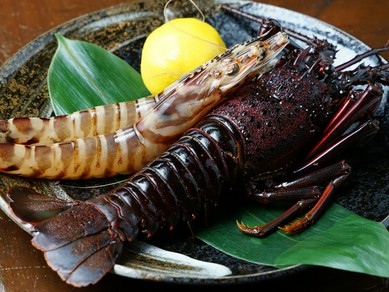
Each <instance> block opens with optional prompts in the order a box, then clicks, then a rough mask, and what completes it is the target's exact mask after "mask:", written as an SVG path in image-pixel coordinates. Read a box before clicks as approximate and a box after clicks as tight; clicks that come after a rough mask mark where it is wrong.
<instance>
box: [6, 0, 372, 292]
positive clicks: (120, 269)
mask: <svg viewBox="0 0 389 292" xmlns="http://www.w3.org/2000/svg"><path fill="white" fill-rule="evenodd" d="M214 3H215V4H220V3H229V4H233V5H235V6H237V7H240V8H242V9H243V10H245V7H250V10H249V11H248V12H250V13H255V12H257V11H261V13H260V16H263V17H271V18H274V19H276V20H278V21H280V23H281V24H282V25H283V26H285V27H290V26H292V27H294V28H295V29H296V28H297V30H299V31H301V32H302V33H305V34H306V35H311V36H312V35H317V36H321V37H326V38H327V39H330V41H332V42H335V43H336V44H337V45H338V46H339V47H340V48H341V49H343V50H340V52H341V55H339V56H338V60H344V59H350V58H351V57H353V56H354V55H355V54H357V53H360V52H362V51H365V50H368V49H369V47H368V46H367V45H366V44H364V43H363V42H361V41H360V40H358V39H356V38H355V37H353V36H352V35H350V34H348V33H346V32H344V31H342V30H340V29H338V28H336V27H334V26H332V25H330V24H327V23H325V22H323V21H320V20H318V19H316V18H313V17H310V16H307V15H304V14H301V13H298V12H295V11H292V10H288V9H285V8H281V7H277V6H273V5H268V4H262V3H257V2H252V1H228V0H226V1H223V0H216V1H214ZM128 5H133V3H129V4H122V5H118V6H113V7H109V8H107V9H103V10H99V11H95V12H91V13H89V14H86V15H83V16H80V17H77V18H74V19H72V20H70V21H67V22H65V23H63V24H61V25H59V26H57V27H55V28H53V29H51V30H49V31H47V32H46V33H44V34H42V35H41V36H39V37H38V38H36V39H35V40H33V41H31V42H30V43H28V44H27V45H25V46H24V47H23V48H21V49H20V50H19V51H18V52H17V53H16V54H14V55H13V56H12V57H11V58H9V59H8V60H7V61H6V62H5V63H4V64H3V65H2V66H1V67H0V78H1V79H2V80H3V79H5V78H6V77H7V76H9V75H10V74H13V72H14V71H15V66H20V64H24V63H26V62H27V61H28V60H29V59H31V58H32V57H33V56H34V55H36V54H37V53H38V52H39V51H41V50H44V49H45V47H46V46H47V44H48V43H50V42H52V40H53V35H54V34H55V33H56V32H58V31H60V32H62V33H66V31H72V30H76V29H78V28H81V27H82V26H83V25H85V24H87V23H89V22H90V19H91V18H92V19H93V18H94V16H100V15H102V14H104V15H107V16H108V17H109V15H111V14H115V13H117V12H118V11H120V10H121V8H122V7H127V6H128ZM253 7H254V8H255V9H254V10H255V11H253V9H252V8H253ZM286 19H287V20H286ZM372 63H373V64H374V63H375V61H374V60H372ZM0 208H1V209H2V210H3V211H4V212H5V213H6V214H7V215H9V214H8V212H7V210H8V209H7V207H6V202H4V201H3V200H1V201H0ZM11 219H12V218H11ZM19 225H20V224H19ZM21 227H22V228H23V229H24V230H26V231H27V232H30V230H29V228H28V227H26V226H21ZM306 268H309V266H306V265H294V266H290V267H285V268H280V269H276V270H274V271H266V272H259V273H251V274H246V275H230V276H224V277H220V278H191V277H187V276H183V277H176V276H175V277H169V276H156V277H147V280H152V281H165V282H174V283H192V284H207V285H208V284H231V283H247V282H259V281H263V280H268V279H275V278H279V277H283V276H286V275H291V274H295V273H297V272H300V271H302V270H305V269H306ZM113 273H115V274H118V275H121V276H124V277H128V275H127V273H126V266H122V265H118V264H116V265H115V268H114V272H113Z"/></svg>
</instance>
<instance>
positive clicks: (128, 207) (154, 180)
mask: <svg viewBox="0 0 389 292" xmlns="http://www.w3.org/2000/svg"><path fill="white" fill-rule="evenodd" d="M233 129H235V126H234V125H232V124H231V122H230V121H228V120H227V119H223V118H221V117H214V116H209V117H207V118H206V119H205V120H203V121H202V122H201V123H199V124H198V127H196V128H192V129H190V130H188V131H187V132H186V133H185V134H184V135H183V136H182V137H181V138H180V139H179V140H178V141H177V142H176V143H174V144H173V145H172V146H171V147H170V148H169V149H168V150H167V151H166V152H165V153H164V154H163V155H161V156H160V157H159V158H157V159H156V160H154V161H153V162H151V163H150V164H149V165H148V166H147V167H145V168H144V169H143V170H142V171H140V172H138V173H137V174H135V175H133V176H132V177H131V178H130V179H129V180H128V181H127V182H126V183H125V184H123V185H121V186H119V187H117V188H116V189H114V190H113V191H112V192H111V193H109V194H107V195H106V197H107V198H108V200H109V201H111V200H113V199H111V198H115V199H114V200H116V201H121V202H120V203H119V202H116V205H117V206H119V207H118V209H119V213H122V214H123V215H122V217H123V220H126V218H130V217H131V216H134V214H138V215H137V216H138V222H137V224H139V226H138V228H139V230H140V231H141V232H142V233H145V234H147V236H150V235H152V234H154V233H155V232H156V231H157V230H158V229H159V228H161V227H170V228H173V227H174V226H175V225H176V224H177V223H178V222H179V221H180V220H183V221H191V220H193V219H194V218H195V217H197V215H199V214H200V213H201V212H202V211H203V210H204V208H206V207H207V206H209V205H214V204H217V202H218V200H219V196H220V195H221V194H222V192H223V190H225V189H226V187H229V186H231V185H232V184H233V181H234V180H235V178H236V175H237V173H238V168H239V159H240V157H241V154H240V149H241V146H240V144H241V141H239V139H238V140H237V137H239V135H238V136H237V135H236V133H234V131H233ZM120 206H124V207H123V208H122V207H120ZM126 234H127V237H128V239H131V238H132V237H133V235H132V234H131V233H130V232H129V233H126Z"/></svg>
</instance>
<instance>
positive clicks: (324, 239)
mask: <svg viewBox="0 0 389 292" xmlns="http://www.w3.org/2000/svg"><path fill="white" fill-rule="evenodd" d="M281 212H282V211H281V210H280V209H277V208H266V207H264V206H253V205H250V206H245V208H242V209H239V210H237V211H236V212H235V211H233V212H231V213H229V214H230V215H228V216H223V217H224V218H223V219H215V221H214V222H212V224H209V226H208V227H207V228H204V229H202V230H200V231H199V232H198V233H197V236H198V238H200V239H201V240H203V241H204V242H206V243H207V244H209V245H211V246H213V247H215V248H216V249H218V250H220V251H222V252H224V253H227V254H229V255H231V256H234V257H237V258H240V259H243V260H246V261H249V262H254V263H258V264H264V265H269V266H274V267H285V266H292V265H296V264H307V265H318V266H326V267H331V268H336V269H341V270H347V271H353V272H361V273H365V274H370V275H375V276H380V277H389V268H388V267H389V248H388V247H389V232H388V231H387V230H386V229H385V227H384V226H383V225H382V224H381V223H379V222H374V221H371V220H367V219H365V218H363V217H360V216H358V215H356V214H354V213H352V212H350V211H348V210H347V209H345V208H343V207H341V206H340V205H338V204H333V205H332V206H331V207H330V208H329V210H328V211H327V212H326V213H325V214H324V215H323V216H322V218H321V219H320V220H319V221H318V222H317V223H316V224H315V225H313V226H312V227H310V228H309V229H307V230H306V231H304V232H303V233H301V234H298V235H288V234H285V233H284V232H283V231H277V232H276V233H274V234H272V235H270V236H268V237H266V238H262V239H260V238H254V237H249V236H247V235H245V234H243V233H242V232H241V231H240V230H239V229H238V228H237V226H236V223H235V222H236V219H238V220H242V222H244V223H245V224H246V225H248V226H254V225H261V224H263V223H265V222H268V221H269V220H271V219H273V218H275V217H276V216H278V215H279V214H280V213H281ZM224 213H226V212H224Z"/></svg>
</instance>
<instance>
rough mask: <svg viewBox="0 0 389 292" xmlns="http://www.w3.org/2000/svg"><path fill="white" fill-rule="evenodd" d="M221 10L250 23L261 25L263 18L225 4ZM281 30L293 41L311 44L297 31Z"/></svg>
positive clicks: (307, 38)
mask: <svg viewBox="0 0 389 292" xmlns="http://www.w3.org/2000/svg"><path fill="white" fill-rule="evenodd" d="M220 7H221V8H222V9H223V10H225V11H227V12H230V13H232V14H235V15H238V16H242V17H244V18H246V19H248V20H252V21H255V22H257V23H261V22H262V20H263V18H261V17H260V16H258V15H255V14H251V13H247V12H244V11H242V10H239V9H236V8H234V7H231V6H229V5H226V4H222V5H221V6H220ZM282 29H283V30H284V31H285V32H287V33H288V34H289V35H290V36H292V37H294V38H295V39H298V40H300V41H302V42H305V43H312V42H313V41H312V39H310V38H309V37H307V36H305V35H303V34H300V33H298V32H297V31H294V30H292V29H289V28H287V27H282Z"/></svg>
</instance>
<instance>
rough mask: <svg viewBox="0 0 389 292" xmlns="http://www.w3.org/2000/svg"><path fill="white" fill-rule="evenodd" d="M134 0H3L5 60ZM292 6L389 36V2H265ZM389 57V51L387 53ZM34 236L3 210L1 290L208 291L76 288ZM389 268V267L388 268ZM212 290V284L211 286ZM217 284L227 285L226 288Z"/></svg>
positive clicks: (263, 286) (342, 280)
mask: <svg viewBox="0 0 389 292" xmlns="http://www.w3.org/2000/svg"><path fill="white" fill-rule="evenodd" d="M126 2H132V1H119V0H100V1H79V0H62V1H52V0H33V1H31V0H18V1H14V0H1V1H0V19H1V25H0V64H2V63H4V62H5V61H6V60H7V59H8V58H10V57H11V56H12V55H13V54H14V53H15V52H16V51H17V50H19V49H20V48H22V47H23V46H24V45H26V44H27V43H28V42H30V41H32V40H33V39H35V38H36V37H38V36H39V35H40V34H42V33H44V32H46V31H47V30H49V29H51V28H53V27H54V26H57V25H59V24H61V23H63V22H65V21H68V20H70V19H73V18H75V17H77V16H81V15H83V14H86V13H89V12H92V11H95V10H100V9H104V8H107V7H109V6H113V5H117V4H122V3H126ZM262 2H263V3H267V4H272V5H276V6H281V7H285V8H289V9H292V10H295V11H298V12H301V13H304V14H307V15H310V16H313V17H316V18H318V19H320V20H323V21H325V22H327V23H330V24H332V25H334V26H336V27H338V28H340V29H342V30H344V31H346V32H348V33H350V34H352V35H354V36H355V37H356V38H358V39H360V40H361V41H363V42H364V43H366V44H367V45H368V46H370V47H381V46H382V45H384V44H385V43H386V42H387V41H388V39H389V20H388V19H389V18H388V17H389V16H388V11H389V1H388V0H377V1H366V0H344V1H341V0H334V1H330V0H316V1H302V0H301V1H297V0H294V1H293V0H292V1H290V0H274V1H269V0H268V1H262ZM382 55H383V56H384V57H385V58H386V59H389V54H388V53H384V54H382ZM30 239H31V238H30V236H29V235H28V234H27V233H25V232H24V231H22V230H21V229H20V228H19V227H18V226H17V225H16V224H13V223H12V222H11V221H10V219H9V218H8V217H7V216H6V215H4V214H3V213H2V212H0V246H1V248H0V291H105V290H109V289H115V288H118V287H122V289H125V290H130V289H131V290H133V289H144V288H151V289H152V288H155V289H161V288H165V289H169V288H182V289H196V290H197V289H202V288H205V286H193V285H191V286H182V285H178V284H169V283H155V282H148V281H143V280H132V279H127V278H123V277H120V276H116V275H113V274H110V275H108V276H107V277H105V278H104V279H103V280H102V281H101V282H100V283H99V284H97V285H95V286H93V287H88V288H83V289H76V288H73V287H71V286H68V285H66V284H65V283H63V282H62V281H61V280H60V279H59V277H58V276H57V274H56V273H55V272H53V271H52V270H51V269H50V268H48V267H47V266H46V264H45V261H44V259H43V256H42V253H41V252H38V251H37V250H35V249H34V248H33V247H32V246H31V244H30ZM388 268H389V267H388ZM207 288H209V287H207ZM212 288H214V289H216V288H220V289H226V288H230V287H226V286H223V285H222V286H213V287H212ZM231 288H233V289H241V288H247V289H255V290H256V291H258V290H262V291H266V290H277V289H278V290H281V289H282V290H289V291H310V290H314V291H389V280H388V279H383V278H378V277H373V276H368V275H363V274H358V273H350V272H344V271H339V270H333V269H326V268H317V267H316V268H310V269H306V270H303V271H300V272H299V273H297V274H295V275H293V276H287V277H284V278H281V279H276V280H271V281H267V282H261V283H252V284H244V285H241V286H235V287H234V286H233V287H231Z"/></svg>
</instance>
